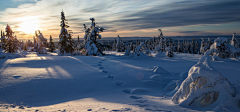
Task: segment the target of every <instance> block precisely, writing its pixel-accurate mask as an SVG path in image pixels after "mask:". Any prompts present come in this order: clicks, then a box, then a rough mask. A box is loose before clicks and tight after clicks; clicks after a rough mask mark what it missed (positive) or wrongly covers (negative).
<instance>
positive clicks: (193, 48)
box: [190, 37, 196, 54]
mask: <svg viewBox="0 0 240 112" xmlns="http://www.w3.org/2000/svg"><path fill="white" fill-rule="evenodd" d="M190 53H192V54H195V53H196V52H195V40H194V37H193V38H192V41H191V43H190Z"/></svg>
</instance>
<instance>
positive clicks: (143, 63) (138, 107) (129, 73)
mask: <svg viewBox="0 0 240 112" xmlns="http://www.w3.org/2000/svg"><path fill="white" fill-rule="evenodd" d="M105 53H107V54H109V55H107V56H56V54H54V53H52V54H41V55H39V54H36V53H35V52H28V54H27V55H26V57H20V58H13V59H1V60H0V63H1V64H0V65H1V71H0V96H1V97H0V111H14V110H15V111H81V112H84V111H107V112H109V111H113V112H114V111H167V112H170V111H175V112H180V111H213V108H212V107H209V108H208V107H205V108H203V109H201V108H195V107H194V108H193V107H184V106H181V105H178V104H174V103H173V102H172V96H173V95H174V93H175V92H177V91H176V90H175V88H176V87H177V85H180V84H181V82H182V81H183V80H184V79H186V77H187V73H188V71H189V69H190V68H191V67H192V66H193V65H195V64H197V63H198V61H199V59H200V58H201V57H202V56H201V55H196V54H195V55H193V54H185V53H180V54H175V57H173V58H169V57H139V58H129V57H126V56H123V54H124V53H117V52H105ZM155 55H156V54H154V56H155ZM211 63H212V66H213V67H214V68H215V69H216V70H217V71H218V72H219V73H220V74H221V75H223V76H224V77H226V78H227V79H228V80H229V81H230V82H231V83H232V84H233V85H234V86H235V87H236V88H237V92H239V89H240V84H239V82H240V76H239V73H240V69H239V68H240V63H239V61H234V60H231V59H224V60H220V61H211ZM237 96H238V101H239V94H237ZM236 98H237V97H236ZM233 104H234V105H235V104H237V103H236V102H233ZM222 106H223V107H222V108H221V109H222V110H220V111H240V110H239V108H234V110H233V109H232V108H225V107H224V105H222ZM228 107H229V106H228Z"/></svg>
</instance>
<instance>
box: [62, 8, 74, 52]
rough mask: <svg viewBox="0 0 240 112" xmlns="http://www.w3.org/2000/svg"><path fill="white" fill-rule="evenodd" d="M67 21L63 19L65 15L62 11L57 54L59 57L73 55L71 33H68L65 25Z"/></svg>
mask: <svg viewBox="0 0 240 112" xmlns="http://www.w3.org/2000/svg"><path fill="white" fill-rule="evenodd" d="M66 21H67V20H66V19H65V14H64V12H63V11H62V12H61V24H60V26H61V32H60V34H59V43H58V44H59V50H58V54H59V55H70V54H72V53H73V51H74V47H73V45H74V43H73V40H72V36H71V33H72V32H71V31H68V30H67V29H66V28H68V27H69V26H68V25H67V22H66Z"/></svg>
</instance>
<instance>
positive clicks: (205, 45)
mask: <svg viewBox="0 0 240 112" xmlns="http://www.w3.org/2000/svg"><path fill="white" fill-rule="evenodd" d="M207 49H208V47H207V44H206V43H205V39H204V38H202V41H201V47H200V51H199V52H200V54H204V53H205V52H206V51H207Z"/></svg>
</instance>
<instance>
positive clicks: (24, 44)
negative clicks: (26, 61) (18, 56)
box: [23, 42, 28, 51]
mask: <svg viewBox="0 0 240 112" xmlns="http://www.w3.org/2000/svg"><path fill="white" fill-rule="evenodd" d="M23 50H24V51H28V44H27V42H23Z"/></svg>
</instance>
